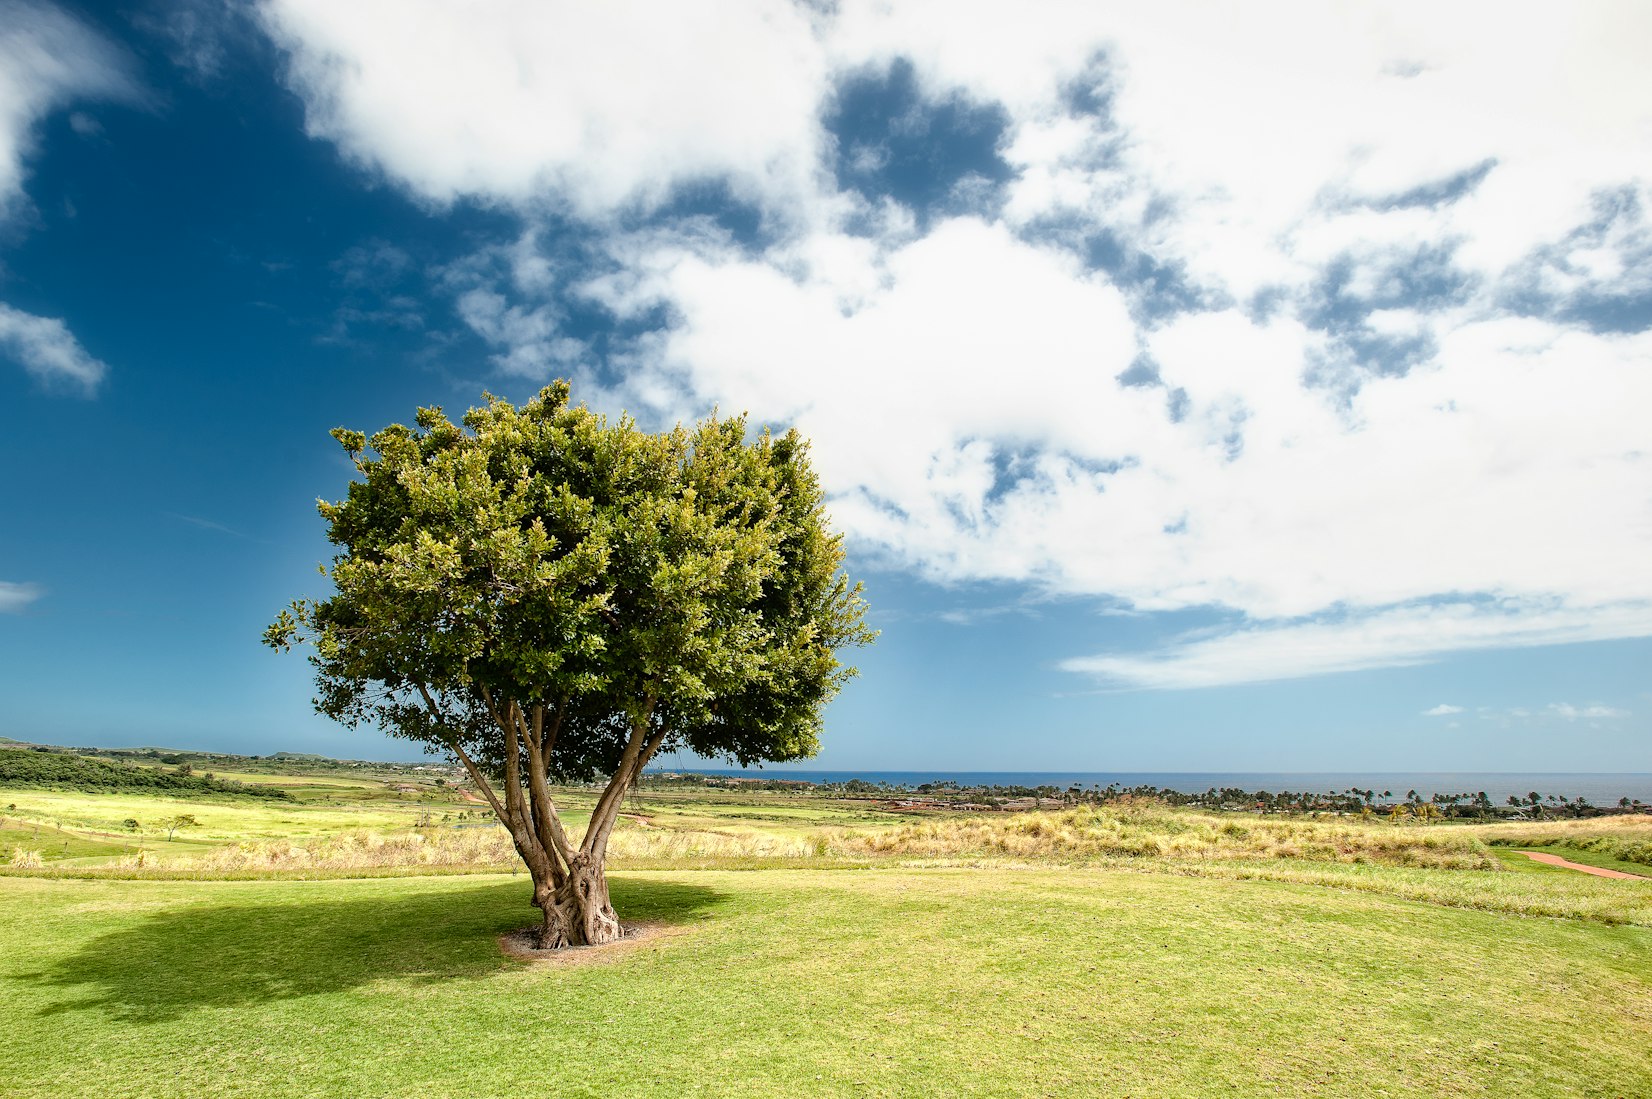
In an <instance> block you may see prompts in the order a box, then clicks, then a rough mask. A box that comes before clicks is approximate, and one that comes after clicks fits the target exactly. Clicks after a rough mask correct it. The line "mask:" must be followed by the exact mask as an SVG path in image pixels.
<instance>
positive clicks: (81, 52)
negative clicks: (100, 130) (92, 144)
mask: <svg viewBox="0 0 1652 1099" xmlns="http://www.w3.org/2000/svg"><path fill="white" fill-rule="evenodd" d="M129 68H130V66H129V64H128V61H127V58H126V55H125V54H124V53H122V52H121V51H120V50H119V48H118V47H116V46H115V45H113V44H112V43H110V42H109V41H107V40H106V39H104V38H103V37H102V36H101V35H99V34H97V33H96V32H95V31H92V30H91V29H89V28H88V27H86V26H85V25H84V24H82V23H80V22H79V21H77V20H75V19H74V18H73V17H71V16H69V15H67V14H65V13H64V12H62V11H60V10H58V9H57V8H54V7H48V6H44V5H40V4H32V3H19V2H0V222H4V221H5V220H6V219H7V218H9V217H13V216H15V215H16V214H17V211H18V209H19V207H20V206H22V204H23V202H24V199H23V183H24V179H25V177H26V172H25V169H24V161H25V159H26V157H27V156H28V154H29V153H30V151H31V150H32V149H33V145H34V128H35V125H36V123H38V122H39V121H40V119H42V118H43V117H45V116H46V115H47V114H49V113H50V112H51V111H53V110H56V109H58V108H60V107H62V106H64V105H65V104H67V103H70V102H75V101H79V100H85V99H127V100H130V99H134V98H137V97H138V96H139V91H138V88H137V86H136V84H135V83H134V82H133V80H132V78H131V76H130V73H129ZM71 122H72V124H73V128H74V129H75V131H76V132H77V133H80V134H82V135H87V134H95V133H96V132H97V123H96V121H95V120H94V119H92V118H90V117H88V116H86V115H82V114H78V113H77V114H76V115H75V116H73V118H72V119H71ZM0 353H4V354H6V355H8V356H9V357H11V358H13V359H15V360H17V362H19V363H20V364H21V365H22V366H23V368H24V369H25V370H27V371H28V372H29V373H30V374H33V375H34V376H35V377H37V378H39V379H41V380H42V381H46V382H58V381H68V382H71V383H74V384H76V385H78V386H80V387H81V388H83V389H84V390H85V391H86V392H88V393H90V392H91V391H92V390H94V389H96V388H97V384H98V382H99V381H101V380H102V378H103V374H104V371H105V367H104V364H103V363H101V362H99V361H98V360H97V359H95V358H93V357H92V356H90V355H88V354H87V353H86V351H85V350H84V349H83V348H82V347H81V346H80V344H79V342H78V341H76V339H75V338H74V336H73V334H71V333H70V332H69V330H68V328H67V327H65V326H64V323H63V322H62V321H61V320H58V319H55V318H51V317H38V316H35V315H33V314H31V313H26V312H23V311H22V310H19V309H14V308H12V307H10V306H8V305H6V304H4V303H0Z"/></svg>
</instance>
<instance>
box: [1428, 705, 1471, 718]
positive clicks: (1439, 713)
mask: <svg viewBox="0 0 1652 1099" xmlns="http://www.w3.org/2000/svg"><path fill="white" fill-rule="evenodd" d="M1462 712H1463V708H1462V707H1461V706H1453V705H1452V704H1451V703H1449V702H1442V703H1440V704H1439V705H1438V706H1433V707H1430V708H1429V709H1426V710H1424V711H1423V716H1424V717H1445V716H1446V715H1448V714H1460V713H1462Z"/></svg>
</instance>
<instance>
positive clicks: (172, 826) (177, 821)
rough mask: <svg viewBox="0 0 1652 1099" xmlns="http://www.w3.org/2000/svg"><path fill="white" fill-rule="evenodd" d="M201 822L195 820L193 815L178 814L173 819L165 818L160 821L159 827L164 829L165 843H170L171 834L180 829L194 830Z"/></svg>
mask: <svg viewBox="0 0 1652 1099" xmlns="http://www.w3.org/2000/svg"><path fill="white" fill-rule="evenodd" d="M200 823H201V822H200V821H198V820H196V819H195V815H194V814H193V813H179V814H178V815H177V816H175V817H167V818H166V819H165V820H162V821H160V826H161V827H162V828H165V829H166V842H168V843H171V842H172V836H173V833H175V832H177V831H178V829H180V828H194V827H196V826H197V825H199V824H200Z"/></svg>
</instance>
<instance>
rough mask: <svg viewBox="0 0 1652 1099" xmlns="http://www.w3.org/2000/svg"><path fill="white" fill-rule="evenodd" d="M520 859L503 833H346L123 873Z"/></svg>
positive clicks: (230, 848) (231, 848) (134, 861)
mask: <svg viewBox="0 0 1652 1099" xmlns="http://www.w3.org/2000/svg"><path fill="white" fill-rule="evenodd" d="M516 859H517V855H516V849H515V848H514V847H512V846H511V840H510V836H509V834H508V833H506V831H505V830H504V829H503V828H462V829H446V830H443V831H412V832H366V831H357V832H345V833H342V834H340V835H336V836H327V837H325V838H322V839H315V840H302V841H300V840H293V841H286V840H283V841H277V842H274V843H237V844H233V845H226V846H223V847H219V848H216V849H214V850H212V851H209V852H207V853H205V854H200V855H191V856H186V857H183V858H174V859H158V858H156V857H155V855H154V854H153V853H152V852H140V853H139V854H137V855H129V856H127V857H125V858H123V859H122V860H121V861H120V864H119V865H120V866H121V867H122V868H131V869H142V868H156V869H170V870H199V871H205V872H208V873H214V872H223V873H238V872H245V871H262V870H363V869H369V868H376V867H386V866H432V867H435V866H484V867H503V866H509V865H511V864H512V863H514V862H515V861H516Z"/></svg>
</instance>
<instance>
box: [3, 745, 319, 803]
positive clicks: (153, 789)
mask: <svg viewBox="0 0 1652 1099" xmlns="http://www.w3.org/2000/svg"><path fill="white" fill-rule="evenodd" d="M0 787H29V788H42V789H49V790H85V791H88V792H93V793H115V792H119V791H141V792H143V793H146V794H158V795H161V796H165V797H186V798H187V797H201V796H203V795H206V796H219V797H224V796H231V797H251V798H273V799H277V800H283V801H290V800H291V799H292V795H291V794H289V793H288V792H287V791H285V790H281V789H278V788H276V787H273V786H260V785H248V784H246V783H242V782H238V781H235V780H231V779H220V778H212V777H208V776H206V775H196V774H193V773H191V772H185V771H181V770H173V771H168V770H165V769H163V768H160V767H139V766H132V765H128V764H121V763H114V762H112V761H110V760H106V759H90V758H87V757H85V756H79V755H73V754H70V753H68V752H64V751H47V750H43V749H39V748H35V749H27V748H3V747H0Z"/></svg>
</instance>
